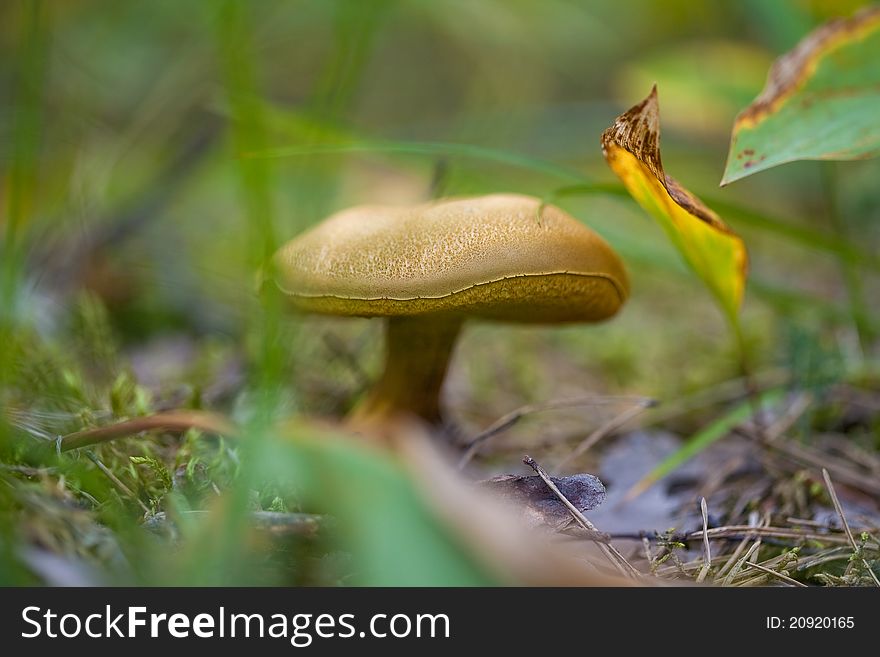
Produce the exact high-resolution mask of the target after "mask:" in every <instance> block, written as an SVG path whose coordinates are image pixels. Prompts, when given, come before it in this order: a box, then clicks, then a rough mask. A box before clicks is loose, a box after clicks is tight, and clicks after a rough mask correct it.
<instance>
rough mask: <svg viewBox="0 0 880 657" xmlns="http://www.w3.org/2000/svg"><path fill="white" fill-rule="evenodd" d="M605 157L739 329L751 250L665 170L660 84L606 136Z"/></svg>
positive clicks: (622, 117) (607, 131)
mask: <svg viewBox="0 0 880 657" xmlns="http://www.w3.org/2000/svg"><path fill="white" fill-rule="evenodd" d="M602 152H603V154H604V155H605V159H606V160H607V162H608V166H610V167H611V170H612V171H614V173H615V174H617V176H618V177H619V178H620V179H621V180H622V181H623V183H624V185H625V186H626V188H627V190H628V191H629V193H630V195H631V196H632V197H633V198H634V199H635V200H636V201H637V202H638V204H639V205H641V206H642V208H643V209H644V210H645V211H646V212H647V213H648V214H650V215H651V216H653V217H654V219H656V220H657V221H658V222H659V223H660V225H661V226H662V227H663V229H664V231H665V232H666V234H667V235H668V236H669V239H670V240H671V241H672V243H673V244H674V245H675V246H676V248H677V249H678V250H679V252H680V253H681V255H682V256H683V257H684V259H685V261H686V262H687V263H688V264H689V265H690V267H691V268H692V269H693V270H694V271H695V272H696V273H697V275H698V276H699V277H700V278H701V279H702V280H703V282H704V283H705V284H706V286H707V287H708V288H709V290H710V291H711V292H712V294H713V295H714V297H715V298H716V300H717V301H718V303H719V304H720V305H721V307H722V309H723V310H724V313H725V315H726V316H727V318H728V319H729V320H730V321H731V322H732V323H734V324H735V323H736V316H737V312H738V311H739V307H740V305H741V304H742V298H743V294H744V292H745V283H746V275H747V269H748V256H747V253H746V247H745V244H744V243H743V241H742V239H741V238H740V237H739V236H738V235H737V234H736V233H734V232H733V231H732V230H731V229H730V228H729V227H728V226H727V224H725V223H724V221H722V220H721V218H720V217H719V216H718V215H717V214H715V212H713V211H712V210H711V209H709V208H708V207H707V206H706V205H704V204H703V202H702V201H700V199H698V198H697V197H696V196H694V195H693V194H691V193H690V192H689V191H688V190H687V189H685V188H684V187H682V185H680V184H679V183H678V181H676V180H675V179H674V178H672V177H671V176H667V175H666V173H665V172H664V171H663V163H662V161H661V159H660V109H659V105H658V102H657V86H656V85H655V86H654V88H653V89H652V90H651V93H650V94H649V95H648V97H647V98H645V100H643V101H642V102H641V103H639V104H638V105H636V106H635V107H632V108H631V109H630V110H628V111H627V112H625V113H623V114H621V115H620V116H619V117H617V119H616V120H615V121H614V124H613V125H612V126H611V127H610V128H608V129H607V130H605V132H603V133H602Z"/></svg>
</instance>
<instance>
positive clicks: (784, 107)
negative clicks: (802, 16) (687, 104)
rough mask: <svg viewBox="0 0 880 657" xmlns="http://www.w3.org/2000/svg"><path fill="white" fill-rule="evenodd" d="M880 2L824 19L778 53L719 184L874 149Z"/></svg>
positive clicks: (879, 139) (878, 147)
mask: <svg viewBox="0 0 880 657" xmlns="http://www.w3.org/2000/svg"><path fill="white" fill-rule="evenodd" d="M878 62H880V6H872V7H867V8H865V9H863V10H862V11H860V12H858V13H857V14H855V15H854V16H852V17H851V18H846V19H838V20H834V21H831V22H830V23H826V24H825V25H823V26H821V27H820V28H818V29H817V30H815V31H813V32H811V33H810V34H809V35H807V36H806V37H805V38H804V39H803V40H802V41H801V42H800V43H799V44H798V45H797V46H796V47H795V48H794V49H793V50H791V51H789V52H788V53H786V54H785V55H783V56H782V57H780V58H779V59H778V60H777V61H776V63H775V64H774V65H773V67H772V68H771V69H770V74H769V76H768V78H767V84H766V86H765V87H764V90H763V91H762V92H761V95H760V96H758V97H757V98H756V99H755V100H754V101H753V102H752V104H751V105H749V106H748V107H747V108H746V109H745V110H743V111H742V112H741V113H740V114H739V116H738V117H737V119H736V122H735V123H734V126H733V134H732V136H731V140H730V152H729V154H728V156H727V166H726V168H725V171H724V177H723V179H722V180H721V184H722V185H726V184H728V183H731V182H733V181H735V180H739V179H741V178H745V177H746V176H748V175H751V174H753V173H755V172H757V171H764V170H766V169H769V168H771V167H774V166H777V165H779V164H784V163H786V162H793V161H795V160H852V159H859V158H865V157H871V156H874V155H877V154H878V153H880V120H878V116H880V65H878Z"/></svg>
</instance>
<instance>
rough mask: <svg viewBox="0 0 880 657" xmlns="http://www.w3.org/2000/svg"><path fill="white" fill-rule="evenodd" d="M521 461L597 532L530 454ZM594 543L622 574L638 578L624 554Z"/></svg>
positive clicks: (582, 522)
mask: <svg viewBox="0 0 880 657" xmlns="http://www.w3.org/2000/svg"><path fill="white" fill-rule="evenodd" d="M523 463H525V464H526V465H527V466H529V467H530V468H531V469H532V470H534V471H535V473H536V474H537V475H538V476H539V477H540V478H541V479H542V480H543V481H544V483H545V484H547V487H548V488H549V489H550V490H551V491H553V494H554V495H556V497H558V498H559V501H560V502H562V503H563V504H564V505H565V506H566V508H567V509H568V510H569V511H570V512H571V515H572V516H573V517H574V519H575V520H576V521H577V522H578V524H579V525H580V526H581V527H583V528H584V529H586V530H587V531H590V532H598V531H599V530H598V529H596V526H595V525H594V524H593V523H592V522H590V521H589V520H587V518H586V516H584V514H583V513H581V511H580V509H578V508H577V507H576V506H575V505H574V504H572V503H571V501H569V499H568V498H567V497H566V496H565V495H563V494H562V491H561V490H559V488H557V486H556V484H554V483H553V480H552V479H550V476H549V475H548V474H547V472H546V471H545V470H544V468H542V467H541V466H540V465H539V464H538V462H537V461H535V459H533V458H532V457H531V456H525V457H523ZM594 542H595V543H596V545H598V546H599V549H600V550H602V552H604V553H605V556H606V557H607V558H608V560H609V561H610V562H611V563H612V564H614V566H615V567H616V568H617V569H618V570H619V571H620V572H621V573H623V574H624V575H627V576H629V577H632V578H634V579H638V578H640V577H641V573H640V572H639V571H638V570H636V568H635V567H634V566H633V565H632V564H631V563H630V562H629V561H627V560H626V558H624V556H623V555H622V554H621V553H620V552H619V551H618V550H617V548H615V547H614V546H613V545H611V544H610V543H604V542H601V541H594Z"/></svg>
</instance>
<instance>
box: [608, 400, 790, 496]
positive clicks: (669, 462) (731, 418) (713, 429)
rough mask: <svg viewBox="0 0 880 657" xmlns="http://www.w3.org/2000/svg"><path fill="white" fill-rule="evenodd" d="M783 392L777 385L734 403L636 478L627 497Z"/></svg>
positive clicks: (653, 481) (769, 403)
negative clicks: (643, 474)
mask: <svg viewBox="0 0 880 657" xmlns="http://www.w3.org/2000/svg"><path fill="white" fill-rule="evenodd" d="M783 394H784V391H783V390H781V389H778V388H776V389H773V390H768V391H766V392H764V393H762V394H760V395H758V396H757V397H756V398H755V399H754V400H746V401H744V402H742V403H741V404H739V405H738V406H736V407H734V408H733V410H731V411H729V412H727V413H725V414H724V415H722V416H721V417H719V418H718V419H717V420H714V421H713V422H711V423H710V424H708V425H707V426H705V427H703V428H702V429H700V431H698V432H697V433H695V434H694V435H693V436H691V439H690V440H688V441H687V442H686V443H685V444H684V445H682V446H681V447H680V448H679V449H678V450H676V451H675V452H673V453H672V454H670V455H669V456H667V457H666V458H665V459H663V461H662V462H661V463H660V464H659V465H658V466H657V467H655V468H654V469H653V470H651V472H649V473H648V474H647V475H645V476H644V477H642V478H641V479H640V480H639V481H638V482H636V484H635V485H633V487H632V488H630V489H629V490H628V491H627V492H626V495H624V500H625V501H630V500H633V499H635V498H636V497H638V496H639V495H641V494H642V493H644V492H645V491H646V490H648V489H649V488H650V487H651V486H653V485H654V484H656V483H657V482H658V481H660V480H661V479H662V478H663V477H665V476H666V475H668V474H669V473H670V472H672V471H674V470H675V469H676V468H678V467H680V466H681V465H682V464H683V463H685V462H686V461H689V460H690V459H692V458H694V457H695V456H696V455H697V454H699V453H700V452H702V451H703V450H705V449H707V448H708V447H709V446H710V445H712V444H713V443H714V442H716V441H717V440H719V439H720V438H723V437H724V436H726V435H727V434H729V433H730V432H731V431H732V430H733V429H735V428H736V427H738V426H739V425H741V424H742V423H743V422H745V421H746V420H748V419H749V418H750V417H751V416H752V414H753V412H754V409H755V407H756V406H757V407H759V408H763V407H765V406H767V405H771V404H775V403H776V402H778V401H779V400H780V399H782V396H783Z"/></svg>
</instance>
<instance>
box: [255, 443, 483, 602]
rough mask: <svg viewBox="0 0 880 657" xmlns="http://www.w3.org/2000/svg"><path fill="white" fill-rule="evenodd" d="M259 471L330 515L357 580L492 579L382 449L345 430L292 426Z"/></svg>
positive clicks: (436, 582)
mask: <svg viewBox="0 0 880 657" xmlns="http://www.w3.org/2000/svg"><path fill="white" fill-rule="evenodd" d="M264 458H265V459H266V462H264V463H261V464H260V466H261V467H260V471H261V472H263V474H267V473H268V472H269V471H270V470H274V471H275V473H276V474H277V475H286V476H287V477H290V478H292V479H293V480H294V481H296V483H297V485H298V487H300V488H301V489H302V490H303V492H304V494H305V496H306V497H307V498H308V506H309V508H310V509H312V508H313V509H315V510H316V511H318V512H321V513H326V514H327V515H330V516H332V517H333V518H334V519H335V520H336V521H337V522H336V523H335V527H336V530H335V533H336V535H337V536H338V540H339V544H338V545H337V547H338V549H341V550H343V551H345V552H347V553H349V554H351V558H352V565H353V567H354V574H353V576H352V577H353V579H352V580H351V582H350V583H351V584H355V585H359V586H486V585H490V584H498V582H497V581H495V580H494V579H493V578H491V577H490V576H489V574H488V573H487V571H486V570H485V569H484V568H483V567H482V566H481V565H479V564H478V563H477V561H476V559H475V558H474V557H473V556H471V555H470V554H469V553H468V551H467V550H466V549H465V548H464V546H463V545H460V544H459V543H458V540H457V539H456V538H455V537H454V536H453V535H452V532H451V530H450V529H448V528H447V527H445V526H444V525H443V524H442V523H441V522H440V521H439V520H438V519H437V518H436V517H435V514H434V512H433V511H432V510H431V509H430V508H429V507H428V505H427V503H426V502H425V501H424V499H423V495H422V494H421V493H420V492H419V491H418V490H417V488H416V486H415V485H414V484H413V482H412V480H411V478H410V476H409V475H408V474H407V473H406V471H405V470H404V469H403V468H402V467H401V465H400V463H399V462H398V461H396V460H395V459H393V458H392V456H391V455H390V454H389V453H388V452H386V451H382V450H379V449H376V448H373V447H371V446H370V445H368V444H367V443H365V442H364V443H358V442H355V441H353V440H351V438H348V437H339V436H335V435H333V434H332V433H325V432H319V431H316V430H315V429H313V428H310V427H308V426H300V427H296V428H295V429H293V435H292V437H291V438H290V439H286V440H279V441H273V444H272V445H270V446H269V448H268V449H267V451H266V453H265V454H264Z"/></svg>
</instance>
